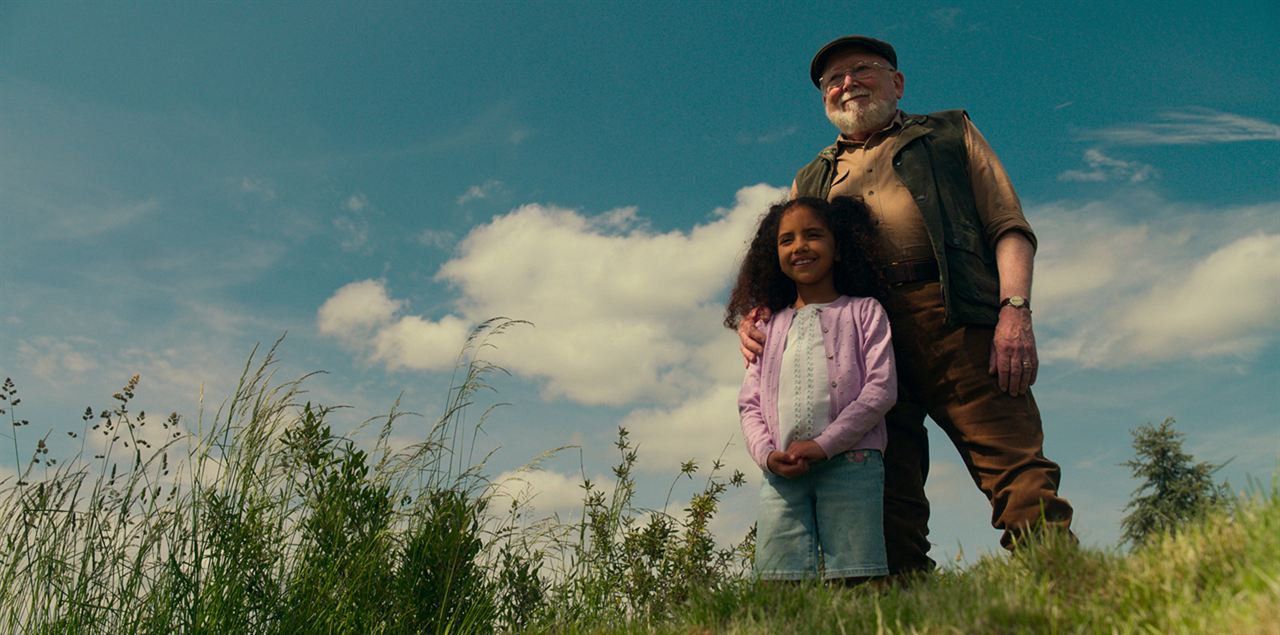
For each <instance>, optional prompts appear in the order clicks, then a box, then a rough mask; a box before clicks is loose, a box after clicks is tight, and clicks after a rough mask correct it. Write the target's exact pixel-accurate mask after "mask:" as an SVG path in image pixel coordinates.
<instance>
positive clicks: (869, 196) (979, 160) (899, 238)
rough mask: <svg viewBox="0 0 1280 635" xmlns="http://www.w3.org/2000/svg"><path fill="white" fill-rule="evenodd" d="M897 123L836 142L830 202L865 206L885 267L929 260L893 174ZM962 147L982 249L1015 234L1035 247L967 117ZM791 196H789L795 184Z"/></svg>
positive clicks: (918, 219)
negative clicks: (860, 138)
mask: <svg viewBox="0 0 1280 635" xmlns="http://www.w3.org/2000/svg"><path fill="white" fill-rule="evenodd" d="M902 119H903V116H902V111H898V114H897V115H896V116H894V118H893V120H892V121H891V122H889V125H888V126H886V127H885V128H884V129H883V130H881V131H879V132H877V133H875V134H872V135H871V136H870V137H868V138H867V140H866V142H861V143H860V142H857V141H851V140H849V139H846V138H844V135H841V136H840V138H839V139H837V140H836V173H835V177H834V180H833V181H832V184H831V194H830V196H831V197H832V198H834V197H836V196H854V197H860V198H861V199H862V200H863V201H864V202H865V203H866V204H867V207H868V208H869V209H870V210H871V218H872V219H873V221H874V222H875V223H876V226H877V227H876V229H878V230H879V231H878V232H877V236H878V239H879V253H878V254H876V255H875V258H876V260H877V261H879V262H882V263H885V264H887V263H891V262H902V261H905V260H921V259H932V258H933V247H932V245H931V244H930V242H929V232H928V231H927V230H926V229H925V226H924V218H923V217H922V216H921V214H920V208H919V207H917V206H916V202H915V199H914V198H912V196H911V192H910V191H908V190H907V186H906V185H904V184H903V183H902V181H901V180H899V179H898V175H897V174H896V173H895V172H894V170H893V156H894V155H895V154H897V152H898V150H899V143H898V133H899V132H901V131H902ZM965 147H967V148H968V150H969V179H970V181H971V182H972V183H973V194H974V199H975V202H976V204H977V208H978V216H979V218H980V219H981V220H982V225H983V231H984V234H985V237H986V240H987V243H988V244H989V245H990V246H991V247H992V248H993V249H994V248H995V243H996V240H997V239H999V238H1000V236H1002V235H1004V233H1005V232H1008V231H1011V230H1014V231H1021V232H1023V233H1024V234H1026V236H1027V238H1028V239H1029V240H1031V244H1032V245H1033V246H1034V245H1035V242H1036V239H1035V234H1034V233H1032V231H1031V226H1030V225H1029V224H1028V223H1027V220H1026V218H1025V217H1024V216H1023V214H1022V204H1021V203H1020V202H1019V201H1018V195H1017V193H1015V192H1014V191H1013V184H1012V183H1011V182H1010V181H1009V175H1008V173H1006V172H1005V171H1004V166H1003V165H1001V164H1000V159H999V158H998V157H996V154H995V152H994V151H993V150H992V149H991V146H990V145H988V144H987V140H986V139H984V138H983V137H982V133H980V132H978V129H977V128H976V127H974V125H973V122H971V121H969V118H968V117H966V118H965ZM791 192H792V195H793V196H794V195H795V185H794V184H793V185H792V188H791Z"/></svg>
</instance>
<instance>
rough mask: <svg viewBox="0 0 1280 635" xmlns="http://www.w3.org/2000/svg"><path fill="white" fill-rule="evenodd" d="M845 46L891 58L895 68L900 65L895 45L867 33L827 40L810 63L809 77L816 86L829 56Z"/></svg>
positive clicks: (890, 61)
mask: <svg viewBox="0 0 1280 635" xmlns="http://www.w3.org/2000/svg"><path fill="white" fill-rule="evenodd" d="M844 48H859V49H864V50H867V51H870V52H872V53H875V54H876V55H879V56H880V57H883V58H885V59H886V60H889V64H890V65H891V66H893V67H894V68H897V67H898V53H897V52H896V51H894V50H893V45H891V44H889V43H888V42H885V41H883V40H877V39H875V38H873V37H867V36H865V35H846V36H844V37H841V38H836V39H834V40H831V41H830V42H827V44H826V45H825V46H823V47H822V48H820V49H818V53H817V55H814V56H813V61H812V62H810V63H809V79H812V80H813V85H814V86H820V85H821V84H820V83H819V82H821V81H822V69H823V68H825V67H826V65H827V58H828V57H830V56H831V54H832V53H835V52H836V51H838V50H840V49H844Z"/></svg>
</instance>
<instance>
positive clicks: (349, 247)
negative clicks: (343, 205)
mask: <svg viewBox="0 0 1280 635" xmlns="http://www.w3.org/2000/svg"><path fill="white" fill-rule="evenodd" d="M333 228H334V229H336V230H338V235H339V239H338V246H339V247H341V248H342V250H343V251H345V252H353V251H359V250H361V249H363V248H364V247H365V245H367V244H368V243H369V224H368V223H367V222H365V221H364V220H363V219H358V218H351V217H349V216H339V217H337V218H334V219H333Z"/></svg>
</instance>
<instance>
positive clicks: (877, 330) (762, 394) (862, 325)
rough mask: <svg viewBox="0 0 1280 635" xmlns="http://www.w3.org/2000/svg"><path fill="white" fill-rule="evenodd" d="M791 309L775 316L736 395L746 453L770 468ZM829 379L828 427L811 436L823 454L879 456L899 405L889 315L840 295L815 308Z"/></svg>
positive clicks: (871, 304) (873, 305)
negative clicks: (887, 420) (887, 421)
mask: <svg viewBox="0 0 1280 635" xmlns="http://www.w3.org/2000/svg"><path fill="white" fill-rule="evenodd" d="M795 314H796V312H795V309H792V308H790V307H787V308H786V309H783V310H782V311H779V312H778V314H777V315H775V316H773V319H771V320H769V323H768V324H765V325H761V326H760V328H762V329H763V330H764V331H765V340H764V354H763V355H761V356H760V357H759V358H758V359H757V360H756V362H755V363H752V364H751V365H750V366H749V367H747V375H746V377H745V378H743V380H742V390H741V391H740V392H739V393H738V414H739V416H740V417H741V422H742V436H743V438H744V439H745V440H746V442H747V452H749V453H750V454H751V458H752V459H754V460H755V462H756V463H757V464H758V465H759V466H760V469H763V470H766V471H768V469H769V468H768V458H769V453H770V452H772V451H773V450H785V449H786V448H779V447H778V375H779V371H780V367H781V366H782V349H783V346H784V345H785V344H786V341H787V331H788V330H789V329H790V328H791V320H792V318H793V317H794V316H795ZM818 322H819V324H821V325H822V343H823V345H824V347H825V348H826V350H827V374H828V376H829V377H830V378H831V412H830V414H829V415H828V417H829V423H828V425H827V428H826V429H825V430H823V431H822V433H821V434H820V435H818V437H817V438H815V439H814V441H815V442H817V444H818V445H819V446H821V447H822V450H823V451H824V452H826V453H827V456H835V455H837V454H840V453H841V452H845V451H848V450H856V449H870V450H880V451H884V446H885V442H886V440H887V438H888V437H887V434H886V432H885V427H884V414H885V413H886V412H888V411H889V408H890V407H892V406H893V404H894V402H896V401H897V400H898V377H897V373H896V371H895V370H894V363H893V343H892V342H891V341H890V334H889V317H888V316H887V315H886V314H885V312H884V307H882V306H880V303H879V302H876V301H875V300H874V299H872V298H853V297H849V296H840V297H839V298H837V299H836V300H835V301H834V302H832V303H831V304H829V305H827V306H826V307H823V308H821V309H819V310H818Z"/></svg>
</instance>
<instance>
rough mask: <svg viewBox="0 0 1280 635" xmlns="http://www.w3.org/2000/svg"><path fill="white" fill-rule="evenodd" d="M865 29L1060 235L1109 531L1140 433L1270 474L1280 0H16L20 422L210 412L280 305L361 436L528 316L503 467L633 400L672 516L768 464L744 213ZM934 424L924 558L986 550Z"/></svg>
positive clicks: (1091, 485)
mask: <svg viewBox="0 0 1280 635" xmlns="http://www.w3.org/2000/svg"><path fill="white" fill-rule="evenodd" d="M854 32H858V33H865V34H870V35H875V36H877V37H881V38H883V39H886V40H888V41H890V42H893V43H894V45H895V46H896V47H897V49H898V52H899V65H900V67H901V69H902V71H903V72H904V73H905V75H906V96H905V97H904V99H903V101H902V107H903V108H904V109H906V110H908V111H913V112H927V111H932V110H940V109H945V108H966V109H967V110H968V111H969V113H970V115H971V116H972V117H973V119H974V121H975V122H976V123H977V125H978V126H979V127H980V128H981V129H982V131H983V133H984V134H985V135H986V137H987V139H988V140H989V141H990V142H991V144H992V145H993V147H994V148H995V149H996V151H997V152H998V153H999V155H1000V157H1001V159H1002V160H1003V162H1004V164H1005V166H1006V168H1007V169H1008V170H1009V172H1010V174H1011V176H1012V178H1013V180H1014V183H1015V185H1016V187H1017V188H1018V191H1019V194H1020V195H1021V197H1022V200H1023V204H1024V207H1025V209H1026V213H1027V216H1028V218H1029V220H1030V221H1031V223H1032V225H1033V227H1035V228H1036V230H1037V232H1038V234H1039V237H1040V245H1041V249H1040V253H1039V255H1038V258H1037V269H1036V284H1035V288H1034V290H1033V294H1032V297H1033V301H1034V304H1035V307H1036V313H1035V319H1036V329H1037V334H1038V337H1039V343H1040V347H1041V355H1042V358H1043V360H1044V366H1043V368H1042V371H1041V375H1040V380H1039V382H1038V384H1037V385H1036V388H1035V392H1036V395H1037V398H1038V400H1039V402H1040V406H1041V410H1042V412H1043V413H1044V418H1045V422H1046V434H1047V438H1048V440H1047V446H1046V447H1047V452H1048V454H1049V455H1050V456H1051V457H1052V458H1054V459H1056V460H1057V461H1059V462H1060V463H1062V465H1063V468H1064V485H1063V492H1064V493H1065V494H1066V495H1067V496H1068V497H1069V498H1071V499H1072V500H1073V502H1075V504H1076V506H1077V508H1078V516H1077V528H1078V530H1079V532H1080V534H1081V535H1082V537H1083V538H1084V539H1085V540H1086V541H1087V542H1089V543H1091V544H1098V545H1107V544H1113V543H1114V542H1115V540H1116V538H1117V536H1118V531H1119V529H1118V527H1119V519H1120V517H1121V515H1122V511H1121V509H1122V507H1123V505H1124V503H1125V501H1126V500H1127V499H1128V495H1129V493H1130V491H1131V490H1132V488H1133V487H1134V485H1135V483H1134V482H1132V481H1131V480H1130V479H1129V477H1128V473H1127V470H1126V469H1125V468H1123V467H1121V466H1119V463H1120V462H1122V461H1124V460H1125V459H1127V458H1128V457H1129V456H1130V451H1129V441H1130V437H1129V429H1130V428H1132V427H1133V426H1135V425H1137V424H1140V423H1143V422H1148V421H1150V422H1158V421H1160V420H1161V419H1163V418H1164V417H1166V416H1174V417H1177V418H1178V420H1179V428H1180V429H1181V430H1182V431H1184V432H1185V433H1186V435H1187V438H1188V448H1189V449H1190V450H1191V451H1192V452H1193V453H1194V454H1195V455H1196V456H1197V457H1198V458H1201V459H1205V460H1211V461H1218V462H1221V461H1227V460H1231V463H1230V464H1229V465H1228V466H1227V467H1226V468H1225V469H1224V470H1223V471H1222V472H1221V473H1220V474H1221V475H1222V476H1224V477H1228V478H1230V480H1231V481H1232V483H1233V485H1236V486H1243V485H1244V484H1245V482H1246V481H1247V480H1248V479H1249V478H1250V477H1252V478H1255V479H1261V480H1264V481H1268V482H1269V481H1270V478H1271V474H1273V473H1274V472H1275V470H1276V466H1277V463H1278V459H1280V421H1277V418H1278V416H1277V414H1276V412H1277V411H1280V397H1278V396H1277V386H1280V346H1278V345H1277V339H1278V337H1277V336H1280V326H1278V323H1277V320H1276V319H1275V317H1274V316H1275V315H1276V313H1277V311H1280V81H1277V79H1280V61H1277V58H1276V56H1275V55H1274V54H1273V51H1274V50H1275V48H1276V47H1277V45H1280V7H1278V6H1277V5H1276V4H1275V3H1274V2H1241V3H1233V4H1232V5H1231V7H1230V8H1225V7H1222V6H1218V5H1211V4H1205V3H1190V2H1161V3H1125V4H1124V6H1116V3H1016V4H1015V3H999V4H989V5H976V6H974V5H970V4H966V5H964V6H963V7H960V6H954V5H945V4H922V3H892V4H885V3H866V4H864V3H840V4H829V3H821V4H800V5H797V6H782V5H773V4H765V3H594V2H593V3H430V4H427V3H378V4H373V3H366V4H355V3H341V4H338V3H324V2H307V3H302V2H290V3H272V4H267V3H244V4H233V3H203V4H194V3H132V4H127V5H125V4H120V3H111V4H106V3H98V4H88V3H61V2H52V3H49V2H44V3H35V2H12V1H11V2H5V3H0V219H3V228H2V229H0V270H2V271H3V275H2V276H0V374H3V375H5V376H11V377H13V378H14V380H15V381H16V382H17V383H18V386H19V389H20V390H21V391H22V394H23V397H24V403H23V406H24V408H25V410H24V416H26V417H27V418H29V419H31V420H32V421H33V426H32V428H26V429H24V435H28V436H29V437H30V438H25V437H24V438H23V439H22V440H23V442H24V443H28V444H29V443H34V438H35V435H34V434H33V433H28V432H26V431H27V430H31V429H34V428H41V429H50V428H51V429H53V430H55V431H58V430H62V429H70V428H71V427H73V426H77V427H78V424H79V413H80V412H82V411H83V408H84V407H85V406H86V405H94V406H95V407H98V408H101V407H104V406H105V405H106V403H107V400H108V399H109V396H110V394H111V393H112V392H114V391H115V390H116V389H118V388H119V386H120V385H122V384H123V382H124V381H125V380H126V379H127V378H128V376H129V375H131V374H133V373H135V372H137V373H140V374H141V375H142V387H141V398H140V399H141V405H142V406H143V407H145V408H147V409H149V410H153V411H163V412H167V411H170V410H177V411H180V412H183V413H187V414H188V420H189V421H194V419H195V413H196V411H197V398H198V396H199V395H200V391H201V389H202V388H203V391H204V395H205V401H206V403H207V404H209V407H210V408H212V407H214V406H216V404H217V403H218V402H219V401H220V400H221V399H222V398H223V397H224V396H225V395H226V394H227V392H228V391H229V390H230V388H231V386H232V384H233V382H234V378H235V377H236V376H237V374H238V371H239V369H240V367H241V366H242V365H243V363H244V359H245V358H246V357H247V355H248V352H249V350H250V349H251V348H252V347H253V345H254V344H255V343H258V342H263V343H269V342H271V341H273V340H274V339H275V338H277V337H278V336H279V335H280V334H282V333H284V332H286V331H287V332H288V338H287V340H286V343H285V344H284V346H283V349H282V351H283V352H282V357H283V365H282V373H283V374H284V375H289V374H294V375H299V374H302V373H304V372H307V371H311V370H325V371H328V374H326V375H322V376H319V377H316V378H314V379H313V380H312V381H311V382H310V383H309V386H310V388H311V394H310V395H309V396H310V397H311V398H313V399H317V400H320V401H324V402H326V403H342V404H349V405H351V406H353V408H352V409H351V410H349V411H343V412H344V416H346V417H347V419H346V420H344V422H343V423H342V424H341V425H342V426H343V427H345V426H351V427H354V426H355V424H356V423H358V422H359V421H360V420H362V419H363V418H365V417H368V416H373V415H376V414H378V413H380V412H384V411H385V410H386V409H387V408H389V407H390V404H391V403H392V401H393V400H394V399H395V398H396V396H397V395H400V394H403V395H404V397H403V400H404V403H405V406H406V407H407V408H408V409H410V410H415V411H418V412H422V413H428V414H430V413H433V412H437V411H438V409H439V408H440V405H441V402H442V400H443V397H444V394H445V392H446V387H447V385H448V379H449V373H448V368H449V366H450V364H451V363H452V362H453V360H454V358H455V355H456V351H457V348H458V345H459V343H460V338H461V337H462V336H463V334H465V333H466V331H467V329H469V328H470V327H472V326H473V325H475V324H476V323H478V322H479V321H481V320H483V319H485V318H487V317H491V316H494V315H506V316H510V317H514V318H523V319H528V320H530V321H532V322H534V323H535V324H536V326H534V327H531V328H529V327H526V328H517V329H513V330H511V331H509V332H508V333H506V334H505V335H503V336H502V337H501V339H500V340H499V341H498V342H497V343H498V345H499V348H498V350H497V351H495V353H494V360H495V361H496V362H498V363H501V364H503V365H504V366H506V367H507V368H509V369H510V370H511V371H512V375H511V377H510V378H507V379H501V380H499V381H498V382H497V384H496V387H497V389H498V393H497V394H496V395H495V396H494V397H495V399H497V400H501V401H505V402H510V403H512V404H513V406H512V407H509V408H506V409H504V410H500V411H498V412H497V413H496V414H495V415H494V416H493V418H492V419H491V420H490V422H489V424H488V427H487V428H486V440H485V442H486V443H489V444H492V445H500V446H501V450H499V452H498V453H497V455H495V457H494V458H493V459H492V461H491V464H490V472H491V473H492V474H494V475H495V476H496V475H501V474H504V473H506V472H508V471H509V470H512V469H514V468H516V467H517V466H519V465H522V464H524V463H525V462H526V461H527V460H529V459H530V458H532V457H533V456H535V455H537V454H538V453H539V452H541V451H543V450H546V449H549V448H552V447H556V446H560V445H564V444H578V445H580V446H581V448H582V450H581V453H579V452H577V451H570V452H565V453H562V454H561V455H559V456H558V457H557V458H555V459H553V460H551V461H549V462H547V463H546V464H545V466H544V467H545V470H544V471H542V472H541V473H538V474H535V475H533V476H530V477H529V478H528V479H527V480H529V481H530V482H533V483H535V484H536V485H538V486H539V488H540V490H541V491H542V493H541V494H540V495H539V496H538V497H537V498H536V499H535V500H534V504H535V505H537V506H538V508H539V509H540V511H543V512H548V513H549V512H555V511H564V512H567V511H568V510H570V509H572V507H573V505H572V502H571V499H572V498H573V496H574V495H575V493H576V490H575V488H574V483H575V482H576V480H577V479H579V478H580V473H586V474H587V475H588V476H594V475H598V474H607V473H608V466H609V465H610V462H611V461H612V460H613V458H614V454H613V452H612V448H611V446H610V445H609V442H610V441H611V440H612V438H613V435H614V434H615V430H616V428H617V426H618V425H619V424H623V425H627V426H628V427H629V428H630V429H631V430H632V431H633V437H634V438H635V439H636V440H637V441H638V442H639V443H640V445H641V457H642V459H641V461H642V465H641V492H642V494H641V497H642V499H643V500H641V503H643V504H645V505H653V506H657V505H660V504H661V503H662V499H663V498H664V497H665V494H666V490H667V486H668V484H669V483H670V480H671V479H672V477H673V476H674V474H675V469H676V466H677V465H678V463H679V462H680V461H682V460H684V459H689V458H697V459H700V460H701V461H703V463H704V464H705V463H706V462H707V461H709V460H710V459H712V458H714V457H715V456H717V455H719V454H720V452H721V451H722V450H723V449H724V446H725V445H726V443H732V444H733V445H731V447H729V449H728V451H727V453H726V454H725V458H726V461H727V462H728V463H729V464H730V465H731V466H734V467H742V468H744V469H748V468H749V466H750V463H749V461H748V460H747V458H746V455H745V452H744V451H743V450H742V448H741V446H740V444H739V443H738V442H737V441H736V438H735V434H736V432H735V430H736V425H737V424H736V413H735V411H734V403H733V395H734V393H736V385H737V382H738V381H739V379H740V361H739V359H738V356H737V352H736V345H735V344H734V337H733V335H732V334H730V333H728V332H727V331H725V330H724V329H722V328H720V327H718V326H717V323H718V321H719V320H718V318H719V312H720V311H721V303H722V302H723V299H724V294H725V291H726V286H727V284H728V282H729V276H731V275H732V271H733V269H734V267H735V266H736V262H735V259H736V258H737V257H738V256H739V255H740V253H741V248H742V244H743V240H745V238H746V237H747V233H748V232H749V231H750V230H751V225H752V223H753V222H754V219H755V218H756V215H758V214H759V213H760V212H761V211H762V210H763V208H764V206H766V205H767V204H768V203H769V202H771V201H772V200H774V199H776V198H777V197H778V196H779V195H780V194H781V193H782V189H781V188H784V187H785V186H787V185H788V184H789V183H790V180H791V177H792V176H793V175H794V172H795V170H796V169H797V168H798V167H799V166H801V165H803V164H804V163H805V162H807V161H808V160H809V159H810V158H811V157H812V156H813V154H814V153H816V152H817V151H818V150H819V149H820V148H821V147H823V146H824V145H826V144H828V143H830V141H831V140H832V139H833V138H834V136H835V131H834V130H833V129H832V128H831V126H830V124H829V123H828V122H827V121H826V119H825V118H824V117H823V114H822V110H821V104H820V101H819V99H818V95H817V92H816V90H815V89H814V88H813V86H812V85H811V84H810V83H809V80H808V75H807V66H808V62H809V58H810V56H811V55H812V53H813V51H815V50H816V49H817V48H818V47H819V46H820V45H821V44H823V43H824V42H826V41H827V40H829V39H831V38H833V37H836V36H839V35H843V34H846V33H854ZM425 425H426V424H425V423H413V422H409V423H408V424H407V425H406V426H405V427H404V428H402V429H401V431H400V435H401V436H402V438H403V439H404V440H406V441H407V440H411V439H413V438H414V435H415V434H421V433H422V431H423V429H424V428H425ZM58 436H59V435H58V434H55V435H53V438H57V437H58ZM933 436H934V441H933V442H934V449H933V456H934V462H935V464H934V470H933V478H932V480H931V483H930V492H931V495H932V497H933V498H934V500H935V521H934V524H933V528H934V532H933V539H934V541H935V542H936V543H937V544H938V547H937V549H936V550H935V555H937V556H939V557H942V558H949V557H952V556H954V555H955V554H956V553H957V551H958V546H963V550H964V553H965V554H966V557H971V556H972V555H974V554H977V553H981V552H983V551H985V550H989V549H993V548H995V546H996V544H997V543H996V540H997V534H996V532H994V531H992V530H990V529H989V528H988V527H987V526H986V523H987V516H988V514H989V512H988V510H987V507H986V504H985V502H984V501H983V500H982V497H981V495H980V494H978V493H977V491H976V490H975V489H974V488H973V487H972V486H971V485H970V484H969V482H968V479H967V476H966V475H965V474H964V472H963V469H962V467H961V466H960V463H959V461H958V459H957V458H956V456H955V452H954V451H953V450H951V449H950V448H948V447H946V445H945V439H944V437H943V435H941V434H934V435H933ZM55 449H57V448H55ZM580 460H581V463H582V465H581V467H580V466H579V461H580ZM0 466H3V469H11V468H12V459H8V460H3V461H0ZM753 505H754V492H753V491H742V492H738V493H736V494H733V495H732V497H731V498H730V499H729V501H728V504H727V505H726V510H725V512H724V513H723V514H722V516H721V518H720V520H719V521H718V525H717V529H718V530H719V531H720V532H721V533H722V535H725V536H732V535H736V534H738V533H740V532H741V530H742V529H743V528H745V526H746V524H747V523H749V522H750V519H751V516H752V513H753V512H752V510H753Z"/></svg>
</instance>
